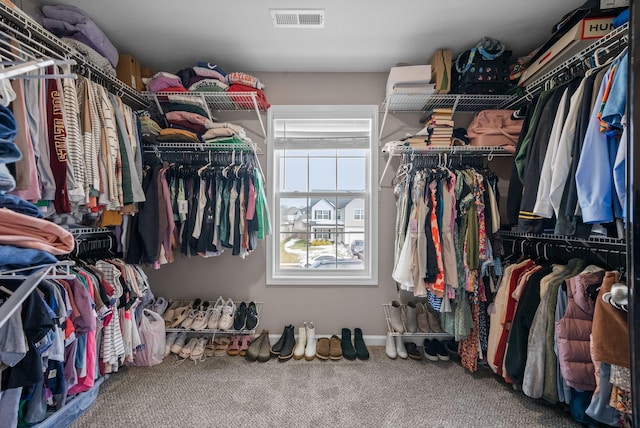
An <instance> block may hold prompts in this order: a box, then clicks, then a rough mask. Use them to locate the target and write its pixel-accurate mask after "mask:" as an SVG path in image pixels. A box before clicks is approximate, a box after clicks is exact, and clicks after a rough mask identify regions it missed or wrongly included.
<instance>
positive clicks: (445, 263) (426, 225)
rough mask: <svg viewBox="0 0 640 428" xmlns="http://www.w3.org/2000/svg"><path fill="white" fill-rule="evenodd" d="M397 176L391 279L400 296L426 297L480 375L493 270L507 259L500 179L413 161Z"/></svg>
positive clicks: (481, 171)
mask: <svg viewBox="0 0 640 428" xmlns="http://www.w3.org/2000/svg"><path fill="white" fill-rule="evenodd" d="M396 177H397V178H398V182H397V184H396V187H395V194H396V198H397V217H396V239H395V246H394V269H393V278H394V280H396V281H397V283H398V284H399V288H400V289H401V290H406V291H410V292H412V293H413V294H414V296H419V297H428V300H429V305H430V306H431V307H432V308H433V309H434V310H435V311H436V312H439V313H440V317H441V326H442V328H443V329H444V330H445V331H446V332H447V333H449V334H452V335H453V336H455V339H456V340H457V341H459V343H460V355H461V356H462V364H463V366H465V367H467V368H468V369H469V370H471V371H475V370H476V366H477V360H478V356H481V355H482V354H483V352H484V351H486V331H487V324H488V319H487V314H486V305H487V304H488V303H490V302H491V290H492V288H493V287H492V285H493V277H492V274H491V269H490V267H491V266H493V265H494V263H495V262H494V258H495V259H498V260H499V257H500V255H501V254H502V246H501V241H500V237H499V234H498V233H497V232H498V228H499V226H500V216H499V211H498V206H497V201H498V195H497V177H496V176H495V174H493V173H492V172H491V171H489V170H488V169H486V168H481V167H472V166H460V167H458V168H451V167H445V166H434V167H432V168H425V169H421V168H414V167H412V166H411V164H407V163H405V164H403V165H402V166H401V167H400V169H399V170H398V173H397V175H396ZM499 267H500V263H499V262H498V263H497V264H496V269H498V268H499ZM479 345H480V346H479Z"/></svg>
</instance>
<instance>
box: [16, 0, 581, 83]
mask: <svg viewBox="0 0 640 428" xmlns="http://www.w3.org/2000/svg"><path fill="white" fill-rule="evenodd" d="M24 1H25V2H28V1H29V2H31V3H33V4H34V8H38V7H40V6H42V5H45V4H60V3H63V4H70V5H74V6H77V7H79V8H81V9H83V10H84V11H85V12H87V13H88V14H89V15H90V16H91V17H92V19H93V20H94V21H95V23H96V24H97V25H98V26H99V27H100V28H101V29H102V31H103V32H104V33H105V34H106V35H107V37H109V39H110V40H111V42H112V43H113V44H114V45H115V46H116V48H118V50H119V51H120V53H129V54H132V55H134V56H135V57H137V58H138V60H139V61H140V63H141V64H142V65H143V66H145V67H149V68H151V69H152V70H153V71H171V72H175V71H177V70H179V69H181V68H184V67H188V66H192V65H194V63H195V61H198V60H206V61H208V62H212V63H216V64H218V65H220V66H221V67H222V68H223V69H225V70H227V71H245V72H251V71H270V72H384V71H388V70H389V68H390V67H392V66H394V65H396V64H398V63H412V64H425V63H427V62H428V60H429V58H430V57H431V55H432V54H433V53H434V52H435V50H436V49H438V48H448V49H451V50H452V52H453V53H454V55H455V54H457V53H459V52H460V51H462V50H465V49H468V48H470V47H472V46H473V45H475V44H476V43H477V42H478V41H479V40H480V39H481V38H482V37H483V36H490V37H494V38H497V39H499V40H501V41H502V42H503V43H505V44H506V46H507V48H508V49H511V50H513V52H514V54H515V55H524V54H527V53H529V52H530V51H531V50H533V49H534V48H536V47H538V46H540V45H541V44H542V43H543V42H544V41H545V40H546V39H547V38H548V37H549V36H550V34H551V27H552V25H553V24H555V23H556V22H557V21H559V20H560V18H561V17H562V16H563V15H564V14H565V13H567V12H569V11H570V10H572V9H574V8H576V7H578V6H580V5H581V4H583V3H584V0H562V1H558V0H537V1H524V0H515V1H514V0H482V1H479V0H440V1H436V0H396V1H393V2H392V1H388V0H387V1H382V0H348V1H347V0H313V1H311V0H270V1H264V0H233V1H229V0H227V1H215V0H189V1H185V2H176V1H163V0H135V1H131V0H109V1H95V0H61V1H48V0H45V1H42V0H24ZM288 7H289V8H298V9H299V8H311V9H316V8H317V9H324V10H325V27H324V29H291V28H274V27H273V26H272V24H271V17H270V13H269V9H270V8H278V9H280V8H288Z"/></svg>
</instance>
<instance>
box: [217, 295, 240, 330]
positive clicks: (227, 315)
mask: <svg viewBox="0 0 640 428" xmlns="http://www.w3.org/2000/svg"><path fill="white" fill-rule="evenodd" d="M235 312H236V304H235V303H233V300H231V299H229V300H227V303H225V304H224V306H223V307H222V315H220V320H219V321H218V330H230V329H231V328H232V327H233V316H234V314H235Z"/></svg>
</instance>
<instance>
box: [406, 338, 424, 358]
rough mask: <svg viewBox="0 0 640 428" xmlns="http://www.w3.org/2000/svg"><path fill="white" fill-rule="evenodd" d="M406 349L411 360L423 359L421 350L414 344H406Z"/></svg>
mask: <svg viewBox="0 0 640 428" xmlns="http://www.w3.org/2000/svg"><path fill="white" fill-rule="evenodd" d="M404 347H405V348H406V350H407V354H408V355H409V358H411V359H412V360H421V359H422V354H421V353H420V350H419V349H418V345H416V344H415V343H413V342H405V344H404Z"/></svg>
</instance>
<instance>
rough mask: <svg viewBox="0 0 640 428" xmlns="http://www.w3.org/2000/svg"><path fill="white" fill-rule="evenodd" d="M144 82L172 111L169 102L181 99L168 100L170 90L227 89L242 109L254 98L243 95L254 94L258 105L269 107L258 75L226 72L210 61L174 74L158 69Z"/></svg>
mask: <svg viewBox="0 0 640 428" xmlns="http://www.w3.org/2000/svg"><path fill="white" fill-rule="evenodd" d="M143 81H144V82H145V84H146V86H147V90H149V91H151V92H154V93H156V95H157V96H158V99H159V101H160V102H161V103H162V108H163V110H165V111H167V110H168V111H172V109H173V108H174V107H172V106H171V104H172V103H175V102H178V103H179V102H180V101H179V100H175V99H171V95H166V94H164V95H163V93H169V92H185V93H189V92H198V93H202V92H204V93H207V92H223V93H224V92H226V93H229V94H230V95H229V98H230V100H231V102H232V103H234V104H235V105H236V106H237V107H239V108H243V109H254V108H255V105H254V103H253V101H252V100H251V99H249V98H248V97H246V96H243V95H242V94H246V93H253V94H254V96H255V100H256V102H257V105H258V108H260V109H268V108H269V103H268V102H267V98H266V96H265V94H264V92H263V90H264V87H265V86H264V84H263V83H262V82H260V80H259V79H258V78H256V77H255V76H252V75H250V74H247V73H243V72H239V71H236V72H232V73H228V74H227V73H225V71H224V70H223V69H222V68H221V67H220V66H219V65H216V64H212V63H209V62H204V61H198V62H197V63H196V65H195V66H193V67H186V68H183V69H181V70H179V71H178V72H177V73H175V74H174V73H169V72H166V71H161V72H158V73H156V74H154V75H153V76H152V77H151V78H148V79H143ZM173 95H175V94H173ZM205 111H206V108H205ZM205 116H206V115H205Z"/></svg>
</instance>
